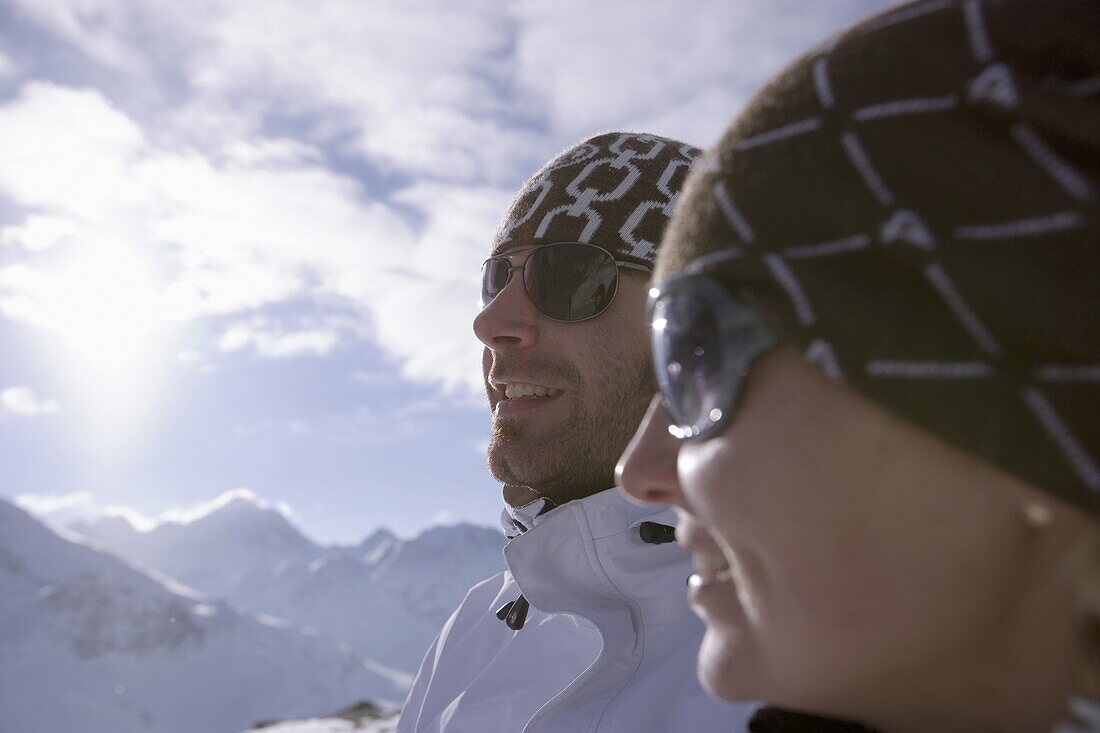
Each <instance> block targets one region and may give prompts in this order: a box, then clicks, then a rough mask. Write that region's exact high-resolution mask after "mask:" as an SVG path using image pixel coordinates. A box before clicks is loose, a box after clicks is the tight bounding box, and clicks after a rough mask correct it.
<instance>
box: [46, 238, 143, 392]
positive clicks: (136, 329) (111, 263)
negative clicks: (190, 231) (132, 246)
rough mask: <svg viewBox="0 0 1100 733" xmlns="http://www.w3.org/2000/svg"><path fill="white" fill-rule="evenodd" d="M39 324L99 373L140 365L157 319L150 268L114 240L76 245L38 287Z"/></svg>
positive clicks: (109, 373) (117, 373) (112, 373)
mask: <svg viewBox="0 0 1100 733" xmlns="http://www.w3.org/2000/svg"><path fill="white" fill-rule="evenodd" d="M38 301H39V303H40V304H41V306H42V316H43V318H44V320H45V323H44V324H43V325H45V326H47V327H48V328H50V329H51V330H53V331H56V332H57V333H58V334H60V335H61V336H62V337H63V338H64V339H65V342H66V344H67V345H68V346H69V347H70V348H71V349H72V350H73V351H74V352H76V354H77V355H78V356H79V357H80V359H81V361H82V362H83V363H84V366H86V367H89V368H91V369H94V370H95V371H97V372H100V373H101V374H102V375H103V376H120V375H121V374H122V373H125V372H132V371H134V370H136V369H140V367H141V364H140V361H141V357H142V351H143V347H144V346H145V344H146V342H147V341H148V338H149V336H150V334H151V332H152V331H153V329H154V328H155V327H156V326H157V325H158V322H159V321H160V316H159V312H158V311H159V304H158V301H159V298H158V295H157V291H156V289H155V287H154V286H153V278H152V276H151V272H150V268H149V267H148V265H147V264H146V263H145V262H143V261H142V260H141V259H140V258H139V257H137V256H136V255H135V254H134V253H132V252H129V251H127V250H126V248H124V247H121V246H117V245H106V246H97V247H84V248H81V250H80V252H79V253H76V254H75V255H74V256H73V257H72V258H71V259H70V260H69V262H67V263H65V265H64V266H63V268H62V269H61V271H59V272H57V273H56V274H55V276H54V277H52V278H50V282H49V286H48V288H46V289H45V290H44V292H41V293H40V294H39V297H38Z"/></svg>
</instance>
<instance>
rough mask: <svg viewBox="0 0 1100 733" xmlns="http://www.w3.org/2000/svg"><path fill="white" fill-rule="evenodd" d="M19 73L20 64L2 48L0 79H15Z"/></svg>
mask: <svg viewBox="0 0 1100 733" xmlns="http://www.w3.org/2000/svg"><path fill="white" fill-rule="evenodd" d="M18 74H19V65H18V64H16V63H15V61H14V60H13V59H12V57H11V56H9V55H8V54H7V53H5V52H4V50H3V49H2V48H0V80H7V79H14V78H15V77H16V76H17V75H18Z"/></svg>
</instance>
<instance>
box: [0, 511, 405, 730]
mask: <svg viewBox="0 0 1100 733" xmlns="http://www.w3.org/2000/svg"><path fill="white" fill-rule="evenodd" d="M62 534H64V535H65V536H62ZM74 539H75V536H69V535H68V533H64V532H62V533H61V534H59V533H55V532H54V531H53V530H51V529H49V528H47V527H46V526H45V525H43V524H41V523H39V522H38V521H37V520H35V519H33V518H32V517H30V516H29V515H27V514H26V513H25V512H23V511H22V510H21V509H18V508H16V507H14V506H12V505H11V504H8V503H7V502H4V501H0V711H3V724H2V727H3V729H4V730H12V731H32V730H33V731H39V732H41V733H52V732H54V731H58V732H60V731H70V730H79V731H82V732H84V733H117V732H118V731H131V730H132V731H137V730H141V731H149V732H150V733H193V732H194V731H204V733H220V732H226V733H232V732H234V731H240V730H244V729H246V728H248V727H250V726H251V725H253V724H254V723H255V722H256V721H257V720H260V719H273V718H284V717H304V716H307V715H313V714H317V713H318V712H324V711H326V710H335V709H339V708H342V707H344V706H346V705H348V704H349V703H351V702H354V701H356V700H360V699H364V698H366V699H370V700H373V701H375V702H377V703H381V704H384V705H387V706H397V705H400V703H401V701H402V700H403V698H404V695H405V692H406V690H407V687H408V684H409V679H408V677H407V676H405V675H401V674H399V673H395V672H392V671H391V670H388V669H386V668H384V667H381V666H380V665H377V664H374V663H372V662H365V661H364V660H363V658H362V657H360V656H359V655H358V654H356V653H354V652H352V651H351V650H350V649H347V648H346V647H344V648H341V647H340V646H338V645H336V644H334V643H331V642H329V641H326V640H323V639H319V638H316V636H311V635H310V634H308V633H303V631H302V630H299V629H295V628H292V627H291V626H290V625H289V624H287V623H285V622H279V621H275V620H274V619H269V618H263V617H256V616H253V615H250V614H246V613H242V612H239V611H237V610H234V609H232V608H230V607H229V606H227V605H226V604H224V603H222V602H219V601H211V600H208V599H207V598H206V597H204V596H202V595H200V594H198V593H196V592H195V591H193V590H191V589H188V588H186V587H183V586H181V585H179V584H178V583H174V582H173V581H170V580H167V579H163V578H154V577H152V576H150V575H148V574H146V573H145V572H142V571H141V570H139V569H137V568H135V567H132V566H130V565H128V564H126V563H124V562H122V561H120V560H119V559H117V558H116V557H113V556H111V555H108V554H106V553H104V552H100V551H98V550H96V549H93V548H92V547H89V546H86V545H84V544H81V543H79V542H77V541H74Z"/></svg>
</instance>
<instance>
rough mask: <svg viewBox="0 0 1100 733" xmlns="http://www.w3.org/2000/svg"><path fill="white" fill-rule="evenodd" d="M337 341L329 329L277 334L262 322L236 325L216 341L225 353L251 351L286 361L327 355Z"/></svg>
mask: <svg viewBox="0 0 1100 733" xmlns="http://www.w3.org/2000/svg"><path fill="white" fill-rule="evenodd" d="M339 340H340V334H339V333H338V332H337V331H335V330H330V329H313V330H308V331H291V332H279V331H276V330H272V329H271V328H270V327H265V326H264V325H263V324H262V323H261V324H256V323H236V324H233V325H231V326H230V327H229V328H228V329H227V330H226V331H225V332H224V333H223V334H222V335H221V338H219V339H218V348H219V349H220V350H222V351H225V352H230V351H240V350H242V349H245V348H252V349H253V350H254V351H255V353H256V355H257V356H260V357H263V358H265V359H287V358H290V357H295V356H327V355H328V354H329V353H330V352H331V351H332V349H333V347H335V346H336V344H337V343H338V342H339Z"/></svg>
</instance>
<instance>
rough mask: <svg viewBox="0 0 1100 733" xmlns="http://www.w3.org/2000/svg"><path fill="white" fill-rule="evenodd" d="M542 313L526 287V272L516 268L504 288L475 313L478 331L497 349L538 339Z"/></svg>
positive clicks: (476, 331)
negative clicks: (533, 302)
mask: <svg viewBox="0 0 1100 733" xmlns="http://www.w3.org/2000/svg"><path fill="white" fill-rule="evenodd" d="M540 316H541V314H540V313H539V312H538V311H537V310H535V306H534V305H533V304H532V303H531V299H530V298H528V297H527V292H526V291H525V290H524V289H523V272H522V271H521V270H516V271H515V272H513V273H512V278H511V279H510V280H509V281H508V284H507V285H505V286H504V289H503V290H501V291H500V292H499V293H497V296H496V297H495V298H493V299H492V300H491V301H489V304H488V305H486V306H485V307H484V308H482V309H481V312H480V313H478V314H477V316H475V317H474V334H475V335H476V336H477V338H478V340H479V341H481V343H483V344H485V345H486V346H487V347H489V348H490V349H493V350H494V351H496V350H500V349H502V348H509V347H511V348H525V347H529V346H532V345H534V343H535V341H536V340H537V339H538V319H539V318H540Z"/></svg>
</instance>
